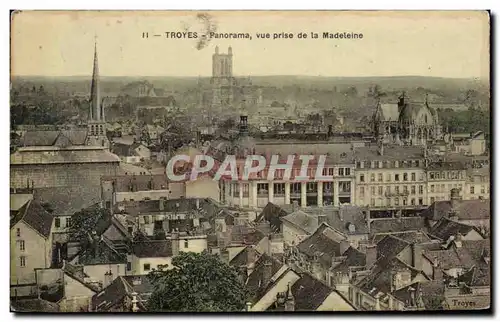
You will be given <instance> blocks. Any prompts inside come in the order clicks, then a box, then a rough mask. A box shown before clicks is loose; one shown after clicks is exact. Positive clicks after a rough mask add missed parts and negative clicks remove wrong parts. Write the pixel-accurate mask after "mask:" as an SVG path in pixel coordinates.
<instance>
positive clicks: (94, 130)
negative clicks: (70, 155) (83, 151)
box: [87, 41, 109, 148]
mask: <svg viewBox="0 0 500 322" xmlns="http://www.w3.org/2000/svg"><path fill="white" fill-rule="evenodd" d="M87 127H88V129H87V130H88V133H87V145H91V146H102V147H106V148H107V147H109V140H108V138H107V137H106V122H105V119H104V106H103V99H101V89H100V84H99V65H98V60H97V41H96V42H95V44H94V69H93V72H92V83H91V87H90V100H89V118H88V122H87Z"/></svg>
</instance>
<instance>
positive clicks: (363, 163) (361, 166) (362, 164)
mask: <svg viewBox="0 0 500 322" xmlns="http://www.w3.org/2000/svg"><path fill="white" fill-rule="evenodd" d="M364 167H365V162H364V161H361V162H360V168H361V169H363V168H364Z"/></svg>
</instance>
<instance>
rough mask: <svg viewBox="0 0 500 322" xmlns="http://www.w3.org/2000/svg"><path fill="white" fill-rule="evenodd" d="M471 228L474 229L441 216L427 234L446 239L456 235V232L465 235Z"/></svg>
mask: <svg viewBox="0 0 500 322" xmlns="http://www.w3.org/2000/svg"><path fill="white" fill-rule="evenodd" d="M472 230H475V227H474V226H471V225H466V224H461V223H459V222H456V221H453V220H449V219H448V218H446V217H443V218H441V219H440V220H439V221H438V222H437V223H436V224H435V225H434V226H433V227H432V229H431V231H430V232H429V234H430V235H432V236H436V237H437V238H439V239H442V240H444V241H446V240H448V238H450V236H456V235H457V234H460V235H462V236H465V235H467V234H468V233H469V232H470V231H472Z"/></svg>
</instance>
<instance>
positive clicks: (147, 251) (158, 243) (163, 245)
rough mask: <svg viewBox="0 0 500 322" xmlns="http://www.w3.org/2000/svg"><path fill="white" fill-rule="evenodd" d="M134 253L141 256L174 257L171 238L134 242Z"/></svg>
mask: <svg viewBox="0 0 500 322" xmlns="http://www.w3.org/2000/svg"><path fill="white" fill-rule="evenodd" d="M132 253H133V254H134V255H135V256H137V257H139V258H152V257H172V255H173V253H172V241H171V240H154V241H153V240H150V241H144V242H137V243H134V244H133V246H132Z"/></svg>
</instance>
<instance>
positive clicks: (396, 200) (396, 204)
mask: <svg viewBox="0 0 500 322" xmlns="http://www.w3.org/2000/svg"><path fill="white" fill-rule="evenodd" d="M394 205H395V206H399V198H394Z"/></svg>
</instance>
